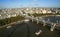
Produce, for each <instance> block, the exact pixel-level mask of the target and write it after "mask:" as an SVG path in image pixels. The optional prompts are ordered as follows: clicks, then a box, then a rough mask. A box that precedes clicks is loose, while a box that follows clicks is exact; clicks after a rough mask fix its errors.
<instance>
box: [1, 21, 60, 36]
mask: <svg viewBox="0 0 60 37" xmlns="http://www.w3.org/2000/svg"><path fill="white" fill-rule="evenodd" d="M39 30H42V33H41V34H40V35H38V36H37V35H36V34H35V32H38V31H39ZM59 36H60V33H59V32H58V31H56V30H55V31H53V32H51V31H50V30H49V28H48V27H43V26H42V24H36V22H33V23H32V22H23V23H21V24H17V25H15V26H12V27H11V28H8V29H6V28H4V29H2V30H0V37H59Z"/></svg>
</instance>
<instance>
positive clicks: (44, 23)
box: [24, 14, 60, 31]
mask: <svg viewBox="0 0 60 37" xmlns="http://www.w3.org/2000/svg"><path fill="white" fill-rule="evenodd" d="M24 17H25V18H26V19H27V20H26V21H29V20H32V22H33V21H36V22H37V24H38V23H39V22H43V26H46V25H48V24H49V25H48V26H50V27H51V28H50V31H54V29H55V28H58V27H60V25H59V24H60V23H58V22H60V21H57V22H56V23H53V22H51V21H50V20H49V19H48V20H47V21H46V20H45V19H44V18H43V17H34V16H28V15H27V14H24Z"/></svg>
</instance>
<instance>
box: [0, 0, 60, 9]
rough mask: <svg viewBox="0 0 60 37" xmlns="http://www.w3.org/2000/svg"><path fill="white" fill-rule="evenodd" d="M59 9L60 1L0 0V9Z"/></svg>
mask: <svg viewBox="0 0 60 37" xmlns="http://www.w3.org/2000/svg"><path fill="white" fill-rule="evenodd" d="M20 7H58V8H60V0H0V8H20Z"/></svg>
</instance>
